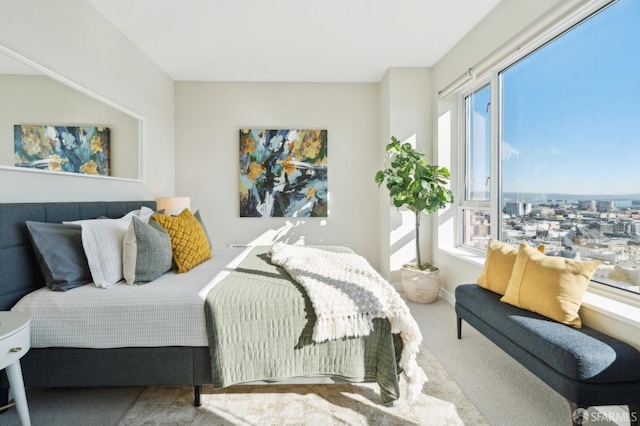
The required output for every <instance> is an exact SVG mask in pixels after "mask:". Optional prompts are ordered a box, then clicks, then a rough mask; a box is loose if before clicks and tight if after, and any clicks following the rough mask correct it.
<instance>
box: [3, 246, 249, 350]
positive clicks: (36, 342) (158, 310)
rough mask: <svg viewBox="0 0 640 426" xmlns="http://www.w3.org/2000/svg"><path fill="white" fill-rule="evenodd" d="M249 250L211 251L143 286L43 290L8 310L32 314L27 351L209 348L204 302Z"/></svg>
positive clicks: (215, 249)
mask: <svg viewBox="0 0 640 426" xmlns="http://www.w3.org/2000/svg"><path fill="white" fill-rule="evenodd" d="M250 250H251V248H245V247H214V248H213V250H212V258H211V259H210V260H208V261H206V262H204V263H202V264H200V265H198V266H196V267H195V268H194V269H192V270H190V271H189V272H186V273H183V274H177V273H176V272H175V271H171V272H168V273H166V274H164V275H162V276H161V277H160V278H158V279H156V280H154V281H152V282H150V283H147V284H143V285H127V284H124V281H123V282H122V283H121V284H117V285H115V286H113V287H110V288H108V289H104V288H98V287H96V286H95V285H94V284H87V285H84V286H82V287H78V288H75V289H72V290H69V291H67V292H57V291H51V290H49V289H48V288H47V287H44V288H41V289H39V290H37V291H34V292H32V293H30V294H28V295H26V296H25V297H23V298H22V299H20V301H19V302H18V303H17V304H16V305H15V306H14V307H13V308H12V309H11V310H13V311H24V312H28V313H30V314H31V346H32V347H34V348H46V347H73V348H119V347H153V346H208V341H207V333H206V328H205V327H206V325H205V317H204V300H205V298H206V296H207V293H208V292H209V290H210V289H211V288H213V286H214V285H216V284H217V283H219V282H220V281H221V280H222V279H223V278H224V277H226V276H227V275H228V274H229V273H230V272H231V271H232V270H233V269H234V268H235V267H236V266H237V265H238V264H239V263H240V261H241V260H242V259H244V257H245V256H246V255H247V254H248V253H249V251H250Z"/></svg>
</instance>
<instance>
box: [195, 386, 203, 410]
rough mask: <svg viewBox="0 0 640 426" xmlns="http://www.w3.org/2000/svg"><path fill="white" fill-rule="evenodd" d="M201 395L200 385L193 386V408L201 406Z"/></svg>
mask: <svg viewBox="0 0 640 426" xmlns="http://www.w3.org/2000/svg"><path fill="white" fill-rule="evenodd" d="M201 394H202V385H194V386H193V406H194V407H200V406H201V405H202V400H201V398H200V395H201Z"/></svg>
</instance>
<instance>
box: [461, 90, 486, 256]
mask: <svg viewBox="0 0 640 426" xmlns="http://www.w3.org/2000/svg"><path fill="white" fill-rule="evenodd" d="M465 118H466V121H465V123H466V124H465V140H466V143H465V165H464V170H465V179H464V182H465V188H464V199H463V200H462V203H461V205H462V209H461V210H462V217H463V235H464V245H465V246H467V247H474V248H477V249H482V250H484V249H485V248H486V247H487V243H488V241H489V237H490V232H489V231H490V229H489V226H490V223H491V220H490V219H491V214H490V211H489V207H490V190H489V188H490V185H489V184H490V179H491V85H490V84H486V85H484V86H483V87H481V88H480V89H477V90H475V91H474V92H472V93H471V94H469V95H468V96H466V97H465Z"/></svg>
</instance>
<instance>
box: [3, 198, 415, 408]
mask: <svg viewBox="0 0 640 426" xmlns="http://www.w3.org/2000/svg"><path fill="white" fill-rule="evenodd" d="M141 206H145V207H148V208H151V209H155V207H156V205H155V202H153V201H126V202H79V203H69V202H60V203H3V204H0V310H10V309H14V310H15V309H19V310H27V311H28V310H29V306H26V305H25V302H24V300H25V299H24V298H25V296H27V297H28V298H29V297H30V298H31V299H33V298H34V295H37V296H38V297H35V298H36V299H38V298H40V297H43V298H44V299H43V300H44V301H45V303H44V304H45V305H47V304H49V305H51V304H55V303H57V302H56V301H55V300H54V301H50V300H49V301H48V299H47V297H50V296H55V297H56V298H57V299H62V298H76V299H78V300H79V301H80V302H79V303H80V304H82V303H83V302H82V300H84V299H83V298H84V297H93V296H92V295H96V294H97V295H98V299H100V298H102V299H103V300H107V301H108V302H107V303H106V304H105V305H109V304H111V307H110V308H103V307H101V308H99V309H96V308H91V309H88V311H93V312H94V315H93V316H95V317H96V318H94V322H93V327H94V328H91V326H90V324H89V322H90V321H86V319H85V320H82V319H81V317H76V318H75V319H73V320H70V321H68V323H69V328H68V329H67V328H58V329H57V330H58V331H57V332H55V333H52V332H47V331H44V332H41V333H40V334H39V335H37V336H36V335H35V334H34V333H35V332H34V331H33V330H34V329H35V330H37V329H38V326H37V323H38V322H40V324H42V323H43V321H44V323H46V322H47V321H48V320H47V319H46V318H44V319H43V318H41V317H38V318H37V321H34V320H33V319H32V349H31V350H30V351H29V352H28V353H27V354H26V355H25V356H24V357H23V358H22V361H21V362H22V370H23V376H24V382H25V386H26V387H27V388H28V387H104V386H151V385H190V386H194V405H196V406H198V405H200V392H201V386H202V385H204V384H213V385H215V386H217V387H221V386H229V385H231V384H236V383H245V382H255V381H267V382H271V381H279V380H286V379H291V378H293V377H298V376H299V375H305V376H307V375H309V376H321V377H328V378H332V379H334V380H337V381H344V380H346V381H352V382H362V381H376V382H378V384H379V385H380V390H381V401H382V403H383V404H385V405H389V404H392V403H393V401H394V400H396V399H397V398H399V397H400V395H399V386H398V377H399V374H400V373H401V372H402V370H403V369H402V367H401V365H402V364H401V352H402V348H403V342H402V340H401V338H400V336H399V334H398V333H397V332H392V327H391V326H390V322H389V321H388V320H387V319H381V318H376V319H374V324H375V332H372V333H371V334H370V335H368V336H360V337H349V338H343V339H338V340H333V341H327V342H323V343H317V342H313V341H312V340H311V337H310V335H311V329H312V327H313V323H314V321H315V316H314V313H313V309H312V308H311V305H310V302H309V299H308V298H307V297H306V296H305V292H304V291H303V289H302V287H300V285H299V284H297V283H296V282H295V281H293V280H291V278H290V277H289V276H288V274H286V273H285V272H284V271H283V270H282V268H279V267H277V266H275V265H273V264H271V263H270V262H268V259H266V257H265V256H266V249H265V248H250V249H249V248H213V257H212V260H211V261H208V262H205V263H203V264H202V265H200V266H198V267H196V268H194V269H193V270H192V271H189V272H187V273H185V274H177V275H176V274H175V271H172V272H169V273H167V274H165V275H163V276H161V277H160V278H158V280H156V281H154V282H152V283H149V284H148V285H144V286H126V285H122V286H116V287H115V288H110V289H99V288H93V287H94V286H92V285H90V284H88V285H86V286H83V287H79V288H75V289H72V290H69V291H67V292H53V291H50V290H48V289H47V288H43V277H42V275H41V273H40V269H39V266H38V264H37V262H36V259H35V256H34V252H33V248H32V246H31V241H30V239H29V235H28V231H27V229H26V226H25V222H26V221H36V222H47V223H60V222H63V221H74V220H81V219H93V218H98V217H107V218H120V217H122V216H124V215H125V214H126V213H128V212H130V211H132V210H135V209H139V208H141ZM259 269H260V270H259ZM190 274H191V275H190ZM172 275H173V276H172ZM176 277H178V279H186V278H187V277H189V278H190V280H191V282H192V283H193V282H195V284H193V285H194V288H199V290H198V293H199V295H200V302H202V300H203V299H204V296H205V293H207V294H208V293H209V290H212V289H215V290H216V291H218V292H219V294H218V295H217V296H216V297H215V298H213V299H215V300H222V298H224V297H227V298H229V297H240V298H244V299H241V303H243V304H244V305H242V306H241V307H240V308H239V311H242V312H243V315H244V317H241V316H240V317H236V318H234V319H233V320H232V322H231V323H230V324H227V326H226V330H227V331H226V332H227V334H228V335H227V336H226V337H225V336H222V339H219V340H218V344H220V349H218V352H215V351H213V345H208V344H207V343H210V342H211V340H212V336H211V333H210V332H209V333H208V331H207V330H205V329H204V328H203V324H202V323H203V321H204V322H206V321H209V319H204V314H203V313H202V311H203V310H204V309H203V307H201V308H199V309H198V308H197V307H196V308H193V307H192V306H193V303H194V300H190V301H184V300H182V299H180V300H179V301H178V300H176V302H175V303H174V304H173V305H172V306H165V307H163V308H160V309H161V310H163V311H164V312H169V311H171V310H173V314H172V315H174V316H173V317H171V316H170V315H158V314H157V313H156V314H155V315H156V316H155V317H154V316H153V314H152V315H151V318H152V319H153V320H152V322H153V323H159V324H161V327H160V329H161V330H162V332H160V333H158V332H155V333H152V335H151V336H149V335H146V334H145V333H144V332H141V331H140V329H141V328H145V325H144V324H145V323H144V317H145V315H140V316H139V317H138V318H137V319H136V318H133V317H130V314H131V311H126V309H125V308H123V306H122V305H121V304H120V303H119V302H117V298H116V296H118V293H127V292H128V294H124V296H123V297H124V299H131V300H133V301H134V302H133V303H134V304H135V303H139V304H140V306H143V305H149V301H150V300H153V297H154V296H153V294H156V293H155V292H156V291H159V292H162V289H163V288H165V290H166V292H165V293H166V294H168V295H169V296H170V297H173V296H171V294H172V293H171V290H170V287H171V285H170V284H168V283H169V282H171V280H172V279H173V280H174V281H175V279H176ZM193 277H196V278H193ZM198 277H199V278H198ZM192 278H193V279H192ZM265 279H268V280H270V281H272V287H271V290H268V291H267V292H266V293H265V294H260V293H257V292H255V291H254V290H255V288H257V287H256V284H259V285H262V281H263V280H265ZM163 285H164V287H163ZM243 286H244V287H243ZM243 288H244V289H243ZM273 288H276V289H278V290H277V291H276V293H274V290H273ZM225 289H226V291H227V293H224V292H223V290H225ZM238 289H243V290H242V291H238ZM205 290H206V291H205ZM54 293H55V294H54ZM212 293H213V292H212ZM236 293H238V294H240V293H242V294H240V296H236ZM166 294H165V295H166ZM132 295H135V296H132ZM230 295H232V296H230ZM67 296H68V297H67ZM112 296H113V297H112ZM247 298H249V299H251V298H253V299H251V300H245V299H247ZM31 299H27V300H31ZM135 300H137V301H138V302H135ZM164 300H165V301H166V298H165V299H164ZM265 300H266V301H269V302H270V303H271V302H273V303H271V305H272V306H271V308H270V309H272V310H275V311H279V310H282V309H280V308H279V306H280V307H281V306H283V303H284V304H285V305H287V306H289V305H293V304H298V305H297V306H299V309H298V311H299V312H298V315H299V318H298V319H297V320H296V321H297V322H296V321H294V322H293V323H292V322H291V320H290V319H281V320H277V321H275V322H273V321H272V323H271V324H272V325H273V324H276V326H272V325H270V326H268V327H267V332H266V333H264V334H265V335H267V337H268V335H269V334H273V335H279V336H281V335H282V334H283V332H282V330H284V329H286V330H287V331H286V333H284V334H287V333H288V334H289V339H291V338H293V337H295V339H296V344H295V345H293V346H294V347H288V346H287V345H289V346H291V345H290V343H287V342H286V341H285V342H284V343H283V342H280V343H279V345H280V349H279V350H280V351H289V352H288V353H287V354H285V355H286V356H291V357H292V358H291V359H292V360H293V361H291V365H290V366H289V368H288V369H285V370H284V371H285V373H284V374H283V370H282V369H280V370H274V369H273V368H272V367H273V366H269V365H268V362H265V360H264V359H254V357H253V356H252V355H251V353H252V352H253V353H260V351H259V350H258V351H256V350H255V348H259V347H261V348H263V349H264V348H265V347H269V346H270V345H271V343H269V340H265V338H263V337H260V338H259V339H255V336H256V331H255V330H262V329H264V327H265V325H264V324H261V323H260V322H255V321H253V319H254V318H256V317H260V315H261V314H260V313H259V309H262V308H261V307H260V306H263V305H264V304H265ZM195 302H197V300H195ZM29 303H31V302H29ZM29 303H27V305H28V304H29ZM91 303H93V302H91ZM189 303H191V305H189ZM245 305H246V306H245ZM101 306H102V305H101ZM189 306H191V307H189ZM225 306H231V305H230V304H229V303H227V301H226V300H225V301H223V302H221V303H220V304H219V306H218V307H216V308H215V310H216V311H220V312H221V311H222V310H223V309H224V307H225ZM247 306H251V307H250V308H247ZM104 309H106V310H107V313H106V314H105V313H104V312H102V313H101V314H102V315H103V317H99V315H98V313H99V311H101V310H104ZM109 309H111V310H110V311H109ZM85 310H87V309H85ZM236 310H238V309H236ZM245 311H246V312H245ZM113 312H115V313H113ZM156 312H157V311H156ZM230 312H231V311H230ZM85 314H86V312H85ZM38 315H40V314H38ZM104 315H106V316H104ZM108 315H112V316H115V317H118V318H120V319H122V318H127V319H129V320H128V323H127V322H124V323H123V322H122V321H120V322H118V321H109V320H108V318H109V316H108ZM175 317H179V318H180V321H173V320H171V318H175ZM100 318H102V319H100ZM105 318H106V319H105ZM207 318H208V317H207ZM148 319H149V318H147V320H148ZM163 321H164V322H163ZM215 321H221V322H222V321H223V320H222V319H220V318H217V319H216V320H215ZM178 322H180V324H177V323H178ZM34 323H36V324H35V325H36V326H35V327H34ZM87 324H89V325H87ZM132 324H136V325H137V326H138V327H137V330H138V331H136V327H133V325H132ZM291 324H293V326H292V325H291ZM156 325H157V324H156ZM250 326H253V327H257V328H254V329H251V328H250ZM95 327H98V328H95ZM234 327H235V328H234ZM274 327H275V328H274ZM292 327H293V328H292ZM83 328H84V329H85V330H83ZM123 329H127V333H122V332H121V331H122V330H123ZM128 329H131V330H128ZM43 330H46V328H44V329H43ZM49 330H51V328H50V329H49ZM96 330H99V332H96ZM230 330H231V331H230ZM234 330H236V331H237V335H238V336H241V337H242V339H244V341H240V340H239V339H236V338H235V337H233V336H234V333H236V331H234ZM274 330H275V332H274ZM82 332H84V334H85V335H86V333H87V332H89V334H91V333H93V335H94V337H95V338H94V339H89V340H87V339H84V338H80V339H79V340H78V336H80V335H81V334H82ZM252 333H253V334H252ZM52 334H56V335H60V336H61V337H62V338H63V341H62V343H59V341H58V342H56V341H53V340H51V339H50V337H51V335H52ZM119 335H122V336H119ZM123 336H124V339H122V337H123ZM229 336H232V337H233V339H236V341H235V342H234V343H233V344H235V345H236V347H238V346H237V345H244V352H242V355H241V356H240V357H238V356H236V355H235V354H237V352H238V351H237V350H234V349H233V346H229V347H227V348H226V349H224V350H223V349H222V348H223V346H222V342H226V341H229V340H233V339H231V338H230V337H229ZM213 337H214V338H215V336H213ZM218 337H220V336H218ZM64 339H66V340H64ZM83 339H84V340H83ZM127 339H128V340H127ZM253 340H255V341H253ZM252 345H253V346H252ZM255 345H258V346H255ZM260 345H262V346H260ZM230 348H231V349H230ZM354 350H355V352H354ZM319 351H320V352H319ZM347 353H349V354H351V355H350V356H352V358H349V357H348V356H346V355H345V354H347ZM327 354H337V358H336V359H337V360H338V361H335V362H332V361H331V358H330V356H333V355H327ZM354 354H355V358H353V356H354ZM273 356H278V354H275V355H272V357H273ZM327 357H329V358H327ZM235 358H239V359H235ZM258 358H259V357H258ZM315 358H322V359H325V361H324V364H322V365H321V368H319V367H317V366H316V367H313V368H311V369H309V368H308V364H309V359H315ZM225 359H226V361H225ZM362 359H366V362H365V363H364V364H363V365H360V364H357V363H358V362H361V360H362ZM229 360H230V361H229ZM267 361H268V360H267ZM225 362H226V363H232V362H235V364H225ZM354 363H356V364H357V366H358V368H354ZM265 364H266V366H265ZM300 365H305V366H307V367H304V368H302V367H300ZM327 365H332V367H331V368H325V366H327ZM245 367H246V368H245ZM314 368H315V370H314ZM405 369H406V368H405ZM405 373H406V372H405ZM7 386H8V385H7V381H6V378H2V383H1V387H2V389H3V390H4V391H3V392H4V397H5V398H6V396H7V391H6V390H7Z"/></svg>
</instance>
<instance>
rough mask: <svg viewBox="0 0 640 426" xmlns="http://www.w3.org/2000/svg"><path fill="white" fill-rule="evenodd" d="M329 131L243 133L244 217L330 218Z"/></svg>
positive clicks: (258, 131)
mask: <svg viewBox="0 0 640 426" xmlns="http://www.w3.org/2000/svg"><path fill="white" fill-rule="evenodd" d="M327 201H328V199H327V131H326V130H264V129H243V130H240V216H241V217H326V216H327V204H328V203H327Z"/></svg>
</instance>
